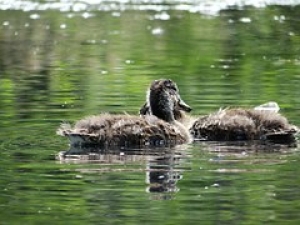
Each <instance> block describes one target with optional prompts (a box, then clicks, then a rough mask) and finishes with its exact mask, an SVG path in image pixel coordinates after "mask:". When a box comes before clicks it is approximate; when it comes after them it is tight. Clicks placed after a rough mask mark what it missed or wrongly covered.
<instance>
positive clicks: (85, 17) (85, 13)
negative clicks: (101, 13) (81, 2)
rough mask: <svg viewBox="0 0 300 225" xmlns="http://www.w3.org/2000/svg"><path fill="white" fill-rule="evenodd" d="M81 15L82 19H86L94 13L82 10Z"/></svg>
mask: <svg viewBox="0 0 300 225" xmlns="http://www.w3.org/2000/svg"><path fill="white" fill-rule="evenodd" d="M81 16H82V17H83V18H84V19H88V18H91V17H93V16H94V15H93V14H92V13H88V12H84V13H82V15H81Z"/></svg>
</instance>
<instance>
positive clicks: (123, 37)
mask: <svg viewBox="0 0 300 225" xmlns="http://www.w3.org/2000/svg"><path fill="white" fill-rule="evenodd" d="M35 13H36V14H37V15H38V18H37V19H34V18H36V17H35V16H33V15H35ZM164 13H167V14H168V15H169V19H167V20H163V19H157V18H161V17H159V16H157V15H160V14H162V12H157V11H130V10H128V11H124V12H122V11H121V12H117V13H116V12H112V11H108V12H101V11H95V12H91V17H88V18H84V17H83V16H82V13H81V12H78V13H76V12H73V13H69V12H58V11H55V10H49V11H39V12H32V11H31V12H23V11H1V14H0V53H1V54H0V106H1V111H0V125H1V129H0V152H1V153H0V154H1V158H0V163H1V169H0V190H1V192H0V218H1V222H0V224H42V223H44V224H121V223H122V224H142V223H144V224H157V223H160V224H200V223H201V224H262V223H269V224H271V223H272V224H298V223H299V221H300V215H299V210H300V192H299V185H300V180H299V175H298V174H299V172H300V171H299V170H300V169H299V160H300V156H299V147H292V148H288V149H287V148H284V149H282V148H278V147H277V146H273V147H270V148H268V149H267V150H264V149H262V147H261V146H247V147H240V146H223V145H222V144H203V143H196V144H191V145H189V146H181V147H179V148H177V149H171V150H170V149H164V150H162V151H161V152H155V153H154V152H151V151H148V150H147V151H132V152H129V153H126V152H125V153H124V152H123V151H121V152H120V151H107V152H101V154H100V155H99V154H98V155H97V154H92V155H90V159H87V158H85V159H84V160H81V161H78V160H76V159H69V160H67V161H63V162H61V161H59V160H56V159H55V156H56V155H57V154H58V153H59V152H60V151H63V150H67V149H68V141H67V140H65V139H64V138H62V137H59V136H56V135H55V130H56V128H57V127H58V126H59V124H60V123H61V122H63V121H71V122H72V121H75V120H77V119H80V118H81V117H83V116H85V115H91V114H97V113H100V112H114V113H123V112H125V111H126V112H127V113H130V114H137V112H138V110H139V107H140V106H141V105H142V104H143V103H144V101H145V93H146V89H147V87H148V85H149V84H150V82H151V81H152V80H153V79H159V78H170V79H173V80H174V81H176V82H177V84H178V86H179V89H180V93H181V96H182V98H183V99H184V100H185V101H186V102H187V103H188V104H189V105H191V106H192V107H193V114H194V115H198V114H205V113H209V112H211V111H213V110H217V109H218V108H219V107H226V106H228V105H240V106H248V107H253V106H255V105H259V104H262V103H264V102H267V101H271V100H272V101H277V102H278V104H279V105H280V106H281V112H282V113H283V114H284V115H285V116H287V117H288V118H289V120H290V121H291V122H292V123H294V124H296V125H300V119H299V118H300V117H299V114H300V107H299V105H300V99H299V94H300V89H299V87H300V54H299V52H300V38H299V37H300V36H299V35H300V23H299V15H300V8H299V7H280V6H276V7H275V6H270V7H268V8H264V9H254V8H251V7H249V8H246V9H245V10H224V11H221V12H220V13H219V15H218V16H214V17H212V16H205V15H201V14H197V13H189V12H185V11H178V10H177V11H176V10H174V11H166V12H164Z"/></svg>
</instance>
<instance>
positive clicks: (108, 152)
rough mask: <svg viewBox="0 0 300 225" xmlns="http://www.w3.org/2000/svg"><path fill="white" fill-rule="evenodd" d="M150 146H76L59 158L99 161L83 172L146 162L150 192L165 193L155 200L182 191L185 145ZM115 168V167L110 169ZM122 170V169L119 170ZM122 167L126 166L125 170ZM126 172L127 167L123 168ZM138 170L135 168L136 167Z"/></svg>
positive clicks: (90, 161)
mask: <svg viewBox="0 0 300 225" xmlns="http://www.w3.org/2000/svg"><path fill="white" fill-rule="evenodd" d="M186 147H187V146H183V145H182V146H177V147H175V148H169V149H168V148H153V147H152V148H148V149H145V148H144V149H132V148H131V149H118V148H116V149H97V148H75V147H71V148H70V149H69V150H68V151H62V152H60V153H59V154H58V155H57V156H56V158H57V160H59V162H61V163H75V164H82V163H83V164H84V163H90V164H97V165H99V167H98V168H96V169H95V168H94V169H81V170H80V171H81V172H84V173H90V172H95V171H97V172H104V171H107V170H108V167H110V166H113V165H125V164H128V163H129V164H132V163H142V165H145V166H144V169H143V170H144V171H145V180H146V184H148V187H147V188H146V192H150V193H151V192H153V193H165V194H162V195H156V196H155V197H153V198H154V199H158V198H159V199H165V200H167V199H170V198H172V195H170V194H168V193H174V192H178V191H179V188H178V187H177V182H178V181H179V180H181V179H182V169H180V162H181V161H182V160H184V159H185V158H186V157H187V153H186V152H185V148H186ZM109 170H111V168H110V169H109ZM117 170H119V168H118V169H117ZM121 170H122V169H121ZM123 170H124V172H125V171H127V169H123ZM133 170H134V169H133Z"/></svg>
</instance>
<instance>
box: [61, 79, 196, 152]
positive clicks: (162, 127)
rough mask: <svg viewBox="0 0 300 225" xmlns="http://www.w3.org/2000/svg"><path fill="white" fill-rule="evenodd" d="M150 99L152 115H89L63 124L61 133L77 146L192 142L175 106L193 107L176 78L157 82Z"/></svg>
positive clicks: (188, 109) (148, 95)
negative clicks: (189, 104)
mask: <svg viewBox="0 0 300 225" xmlns="http://www.w3.org/2000/svg"><path fill="white" fill-rule="evenodd" d="M147 102H148V105H149V107H150V110H151V112H152V113H151V115H145V116H142V117H140V116H132V115H127V114H124V115H112V114H101V115H97V116H88V117H86V118H84V119H82V120H79V121H77V122H76V123H75V125H74V126H73V127H72V126H71V125H69V124H62V125H61V126H60V128H59V129H58V130H57V134H59V135H62V136H67V137H68V138H69V139H70V142H71V145H73V146H87V145H96V146H100V147H101V146H137V145H138V146H141V145H142V146H143V145H144V146H149V145H151V146H152V145H153V146H157V145H175V144H183V143H187V142H189V141H190V134H189V132H188V130H187V129H186V128H185V127H184V126H183V125H181V124H180V123H179V122H178V121H176V120H175V118H174V115H173V109H174V107H177V108H178V109H180V110H184V111H190V110H191V109H190V107H189V106H188V105H186V104H185V103H184V102H183V101H182V100H181V98H180V95H179V92H178V88H177V86H176V84H175V83H174V82H173V81H171V80H156V81H154V82H153V83H152V84H151V86H150V88H149V90H148V93H147Z"/></svg>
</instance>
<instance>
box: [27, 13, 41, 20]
mask: <svg viewBox="0 0 300 225" xmlns="http://www.w3.org/2000/svg"><path fill="white" fill-rule="evenodd" d="M29 18H30V19H32V20H37V19H39V18H40V15H39V14H36V13H35V14H31V15H30V16H29Z"/></svg>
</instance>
